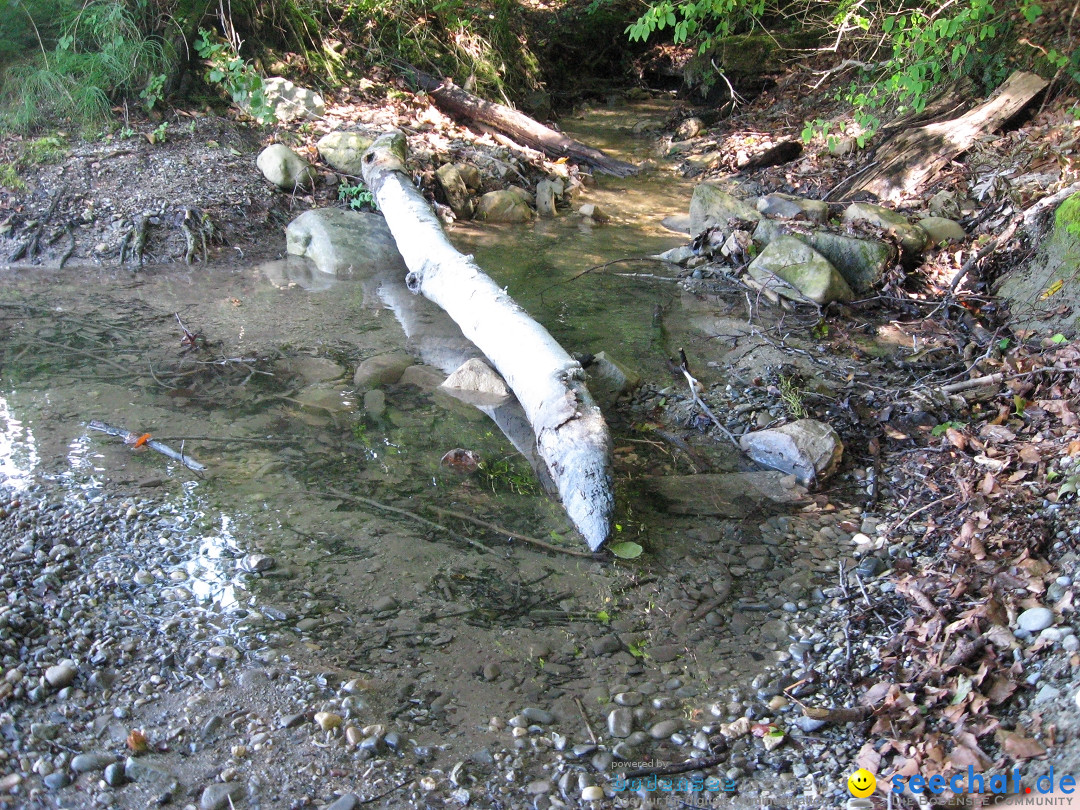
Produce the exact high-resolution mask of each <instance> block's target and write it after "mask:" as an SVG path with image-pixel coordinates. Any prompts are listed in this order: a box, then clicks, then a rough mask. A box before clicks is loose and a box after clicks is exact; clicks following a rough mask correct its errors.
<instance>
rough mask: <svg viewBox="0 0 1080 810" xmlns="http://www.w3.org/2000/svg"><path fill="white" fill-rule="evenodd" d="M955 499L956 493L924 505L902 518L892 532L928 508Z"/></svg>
mask: <svg viewBox="0 0 1080 810" xmlns="http://www.w3.org/2000/svg"><path fill="white" fill-rule="evenodd" d="M956 497H958V496H957V495H956V493H953V494H952V495H946V496H945V497H944V498H938V499H937V500H936V501H930V503H928V504H926V506H920V507H919V508H918V509H916V510H915V511H914V512H912V513H911V514H910V515H908V516H907V517H906V518H904V519H903V520H901V521H900V522H899V523H897V524H896V525H895V526H893V527H892V531H894V532H895V531H897V530H898V529H899V528H900V527H901V526H903V525H904V524H905V523H907V522H908V521H909V520H911V519H912V518H913V517H915V516H916V515H918V514H919V513H921V512H925V511H926V510H927V509H929V508H931V507H933V506H937V505H938V504H942V503H945V502H946V501H951V500H952V499H953V498H956Z"/></svg>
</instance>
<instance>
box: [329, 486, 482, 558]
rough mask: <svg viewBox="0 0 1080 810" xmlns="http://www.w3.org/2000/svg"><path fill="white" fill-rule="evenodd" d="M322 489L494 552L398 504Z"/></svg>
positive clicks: (331, 488) (332, 488) (479, 549)
mask: <svg viewBox="0 0 1080 810" xmlns="http://www.w3.org/2000/svg"><path fill="white" fill-rule="evenodd" d="M323 490H324V491H325V492H329V493H330V494H331V495H333V496H334V497H335V498H341V499H342V500H346V501H353V502H355V503H362V504H365V505H366V506H373V507H375V508H376V509H382V510H384V511H387V512H393V513H394V514H395V515H401V516H402V517H407V518H409V519H410V520H415V521H416V522H417V523H422V524H423V525H425V526H427V527H428V528H429V529H435V530H437V531H440V532H446V533H447V534H448V535H450V536H451V537H453V538H455V539H457V540H460V541H461V542H463V543H467V544H468V545H470V546H472V547H473V548H475V549H476V550H477V551H482V552H483V553H484V554H495V552H494V551H492V550H491V549H490V548H488V547H487V546H485V545H484V544H483V543H478V542H476V541H475V540H473V539H472V538H470V537H465V536H464V535H461V534H458V533H457V532H454V531H451V530H450V529H448V528H446V526H443V525H442V524H441V523H436V522H435V521H433V520H428V519H427V518H425V517H421V516H420V515H418V514H416V513H415V512H410V511H409V510H408V509H402V508H401V507H399V506H391V505H390V504H388V503H383V502H382V501H377V500H375V499H374V498H365V497H364V496H363V495H352V494H350V493H348V492H342V491H341V490H340V489H335V488H334V487H328V486H323Z"/></svg>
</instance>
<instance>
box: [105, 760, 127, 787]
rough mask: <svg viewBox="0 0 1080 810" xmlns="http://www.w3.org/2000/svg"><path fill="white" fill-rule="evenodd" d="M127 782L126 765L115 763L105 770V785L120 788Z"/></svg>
mask: <svg viewBox="0 0 1080 810" xmlns="http://www.w3.org/2000/svg"><path fill="white" fill-rule="evenodd" d="M126 782H127V774H126V773H124V763H123V762H114V763H112V764H111V765H108V766H106V768H105V784H107V785H108V786H109V787H120V786H121V785H123V784H125V783H126Z"/></svg>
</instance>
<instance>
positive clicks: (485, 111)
mask: <svg viewBox="0 0 1080 810" xmlns="http://www.w3.org/2000/svg"><path fill="white" fill-rule="evenodd" d="M414 70H415V68H414ZM415 76H416V83H417V85H419V87H420V88H421V89H423V90H426V91H427V92H428V95H430V96H431V97H432V98H433V99H434V100H435V103H436V104H437V105H438V106H439V107H441V108H442V109H444V110H446V111H447V112H449V113H451V114H452V115H458V116H463V117H465V118H468V119H469V120H470V121H479V122H480V123H483V124H488V125H489V126H492V127H495V129H497V130H499V131H500V132H505V133H506V134H507V135H509V136H510V137H512V138H513V139H514V140H515V141H517V142H518V143H521V144H524V145H526V146H531V147H532V148H533V149H538V150H540V151H541V152H543V153H544V154H545V155H547V156H548V157H553V158H561V157H564V158H568V159H572V160H576V161H578V162H580V163H586V164H588V165H589V166H592V167H593V168H594V169H596V171H599V172H604V173H605V174H611V175H614V176H616V177H626V176H628V175H631V174H637V171H638V169H637V166H634V165H633V164H630V163H626V162H625V161H622V160H619V159H617V158H613V157H611V156H610V155H605V154H604V153H603V152H601V151H600V150H599V149H593V148H592V147H591V146H586V145H585V144H583V143H581V142H579V141H575V140H574V139H573V138H568V137H566V136H565V135H563V134H562V133H561V132H556V131H555V130H553V129H551V128H549V127H545V126H544V125H543V124H540V123H538V122H537V121H534V120H533V119H532V118H529V116H527V115H525V114H524V113H520V112H518V111H517V110H513V109H511V108H509V107H504V106H503V105H502V104H496V103H495V102H493V101H485V100H484V99H482V98H480V97H479V96H474V95H473V94H472V93H469V92H466V91H465V90H462V89H461V88H460V87H458V86H457V85H456V84H454V83H453V82H452V81H450V80H449V79H447V80H446V81H439V80H438V79H436V78H435V77H434V76H430V75H428V74H427V73H424V72H423V71H419V70H417V71H416V72H415Z"/></svg>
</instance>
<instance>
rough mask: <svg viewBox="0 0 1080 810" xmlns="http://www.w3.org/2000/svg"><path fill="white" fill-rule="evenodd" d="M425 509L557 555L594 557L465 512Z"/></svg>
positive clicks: (590, 553)
mask: <svg viewBox="0 0 1080 810" xmlns="http://www.w3.org/2000/svg"><path fill="white" fill-rule="evenodd" d="M424 508H426V509H430V510H431V511H432V512H435V513H437V514H439V515H448V516H450V517H455V518H457V519H458V520H464V521H468V522H469V523H475V524H476V525H477V526H481V527H483V528H485V529H488V530H490V531H493V532H495V533H496V534H505V535H507V536H508V537H513V538H514V539H515V540H521V541H522V542H524V543H531V544H532V545H534V546H538V547H540V548H542V549H546V550H547V551H555V552H558V553H559V554H570V555H573V556H574V557H590V558H591V557H595V556H596V555H595V554H593V553H592V552H590V551H578V550H577V549H574V548H563V547H562V546H556V545H552V544H551V543H548V542H546V541H544V540H540V539H539V538H536V537H529V535H527V534H520V533H519V532H515V531H511V530H510V529H504V528H503V527H502V526H499V525H497V524H495V523H488V522H487V521H486V520H480V518H476V517H473V516H472V515H469V514H466V513H465V512H457V511H455V510H453V509H446V508H444V507H442V506H429V505H425V507H424Z"/></svg>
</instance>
